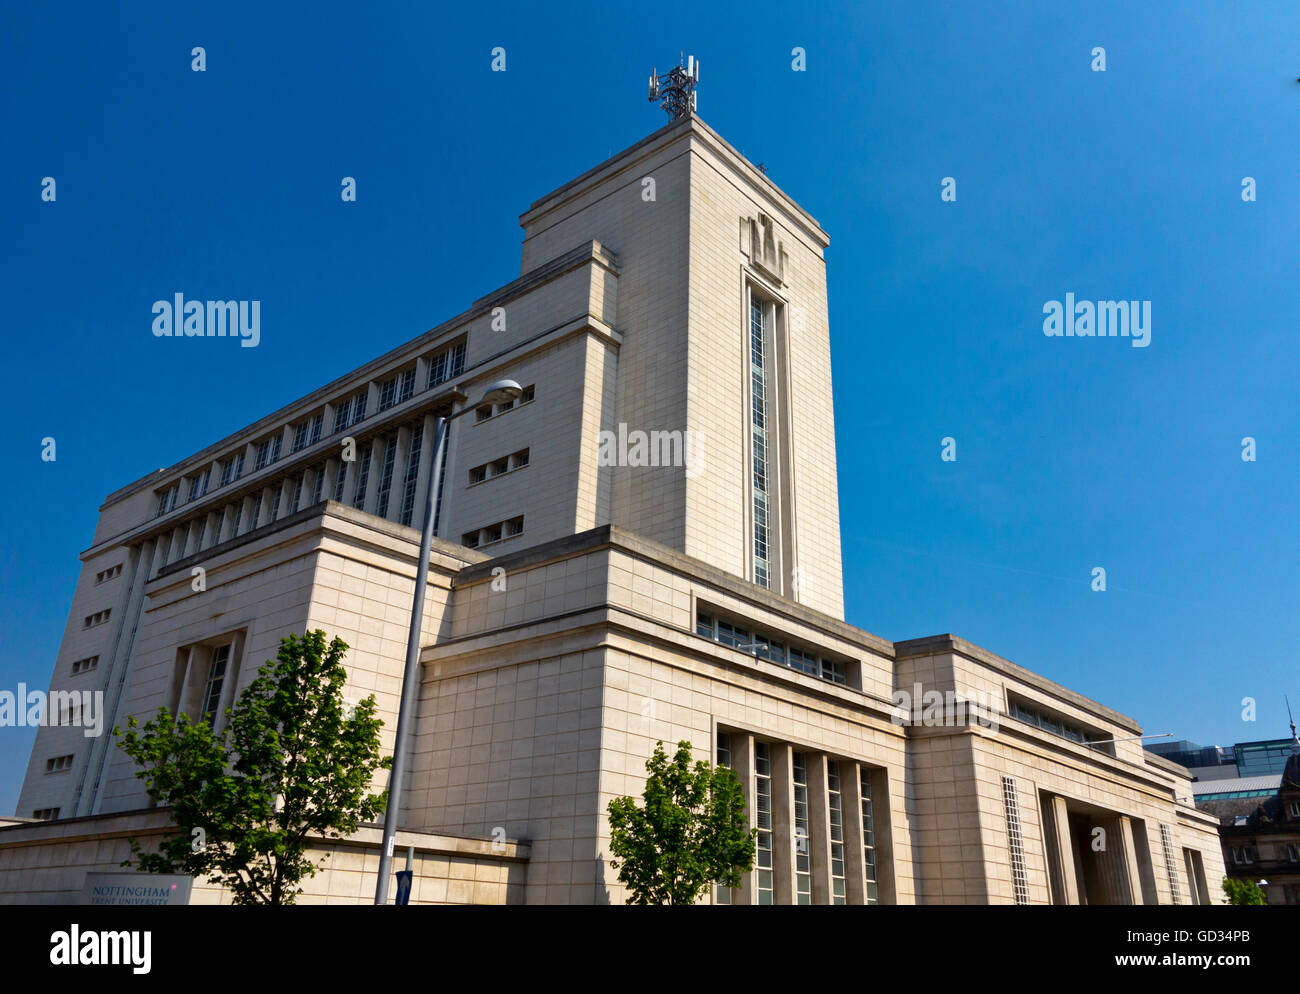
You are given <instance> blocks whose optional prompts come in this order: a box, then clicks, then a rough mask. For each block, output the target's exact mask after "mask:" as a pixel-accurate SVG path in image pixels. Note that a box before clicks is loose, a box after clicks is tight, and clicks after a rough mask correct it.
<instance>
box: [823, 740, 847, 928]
mask: <svg viewBox="0 0 1300 994" xmlns="http://www.w3.org/2000/svg"><path fill="white" fill-rule="evenodd" d="M826 794H827V800H828V801H829V802H830V803H829V807H830V818H831V820H830V830H831V904H845V903H847V901H848V899H847V897H846V895H845V889H844V880H845V875H844V798H843V795H842V794H841V793H840V764H839V763H838V762H837V761H836V760H834V759H828V760H827V761H826Z"/></svg>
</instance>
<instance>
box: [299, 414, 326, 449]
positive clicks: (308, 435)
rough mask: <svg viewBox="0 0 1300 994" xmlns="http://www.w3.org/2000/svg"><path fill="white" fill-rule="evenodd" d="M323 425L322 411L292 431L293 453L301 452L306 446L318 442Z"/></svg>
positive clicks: (323, 416) (323, 415)
mask: <svg viewBox="0 0 1300 994" xmlns="http://www.w3.org/2000/svg"><path fill="white" fill-rule="evenodd" d="M324 424H325V412H324V411H322V412H321V413H320V414H317V415H316V416H315V417H311V418H308V419H307V420H306V421H304V422H302V424H300V425H298V426H297V427H296V428H294V430H293V451H294V452H301V451H302V450H303V449H305V448H307V447H308V446H311V445H315V444H316V443H317V442H319V441H320V436H321V431H322V429H323V427H324Z"/></svg>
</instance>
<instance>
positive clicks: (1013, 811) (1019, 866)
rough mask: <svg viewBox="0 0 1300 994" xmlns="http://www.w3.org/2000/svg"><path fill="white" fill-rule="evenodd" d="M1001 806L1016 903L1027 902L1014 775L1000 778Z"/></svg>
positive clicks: (1026, 878)
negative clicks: (1003, 814) (1004, 815)
mask: <svg viewBox="0 0 1300 994" xmlns="http://www.w3.org/2000/svg"><path fill="white" fill-rule="evenodd" d="M1002 806H1003V808H1004V809H1005V811H1006V816H1007V850H1008V852H1009V853H1010V855H1011V880H1012V884H1013V886H1014V888H1015V900H1016V904H1028V903H1029V875H1028V873H1026V871H1025V840H1024V835H1023V834H1022V832H1021V830H1020V798H1019V797H1018V796H1016V781H1015V778H1014V777H1003V778H1002Z"/></svg>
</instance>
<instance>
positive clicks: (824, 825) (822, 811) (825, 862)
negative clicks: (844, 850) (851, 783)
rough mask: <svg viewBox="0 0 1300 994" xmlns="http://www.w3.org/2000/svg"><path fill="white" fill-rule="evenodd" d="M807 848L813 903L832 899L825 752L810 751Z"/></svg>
mask: <svg viewBox="0 0 1300 994" xmlns="http://www.w3.org/2000/svg"><path fill="white" fill-rule="evenodd" d="M807 763H808V852H809V856H810V857H811V859H810V860H809V862H810V864H811V867H810V868H811V870H812V903H813V904H830V903H831V831H830V819H831V810H830V793H829V791H828V790H827V782H826V756H825V754H823V753H819V752H810V753H808V754H807Z"/></svg>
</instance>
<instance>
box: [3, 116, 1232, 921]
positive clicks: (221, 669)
mask: <svg viewBox="0 0 1300 994" xmlns="http://www.w3.org/2000/svg"><path fill="white" fill-rule="evenodd" d="M520 220H521V225H522V227H523V229H524V241H523V260H522V267H521V275H520V277H519V278H518V279H516V280H514V281H512V282H510V283H508V284H506V285H505V286H503V287H501V288H500V289H499V290H497V291H495V292H493V293H491V294H488V295H487V296H485V297H483V298H481V299H480V300H478V301H476V302H475V303H474V304H473V305H472V306H471V307H470V309H469V310H467V311H466V312H464V313H463V314H461V315H458V316H457V317H455V318H452V319H451V320H449V321H447V322H444V323H443V324H441V325H439V326H437V327H436V328H434V329H432V330H431V331H429V332H427V333H425V334H423V335H421V336H419V337H418V338H416V339H414V340H412V341H410V342H407V343H406V344H404V345H402V346H400V347H398V348H396V349H394V350H393V351H391V352H389V353H387V354H386V355H383V356H381V357H380V358H378V359H376V360H374V361H373V362H371V363H368V364H367V365H366V366H364V367H362V368H361V369H358V370H355V371H354V372H352V373H349V374H348V375H347V376H344V377H342V378H340V379H338V380H336V381H334V382H333V383H331V384H329V385H327V386H326V387H323V388H321V389H319V390H316V391H313V392H312V393H309V394H307V395H306V396H305V397H303V398H302V399H301V400H299V401H297V402H295V403H294V404H292V405H290V406H288V407H286V408H284V409H282V410H280V411H277V412H275V413H274V414H271V415H269V416H267V417H265V418H262V419H261V420H259V421H257V422H256V423H254V424H252V425H250V426H248V427H247V428H244V429H243V430H241V431H238V432H236V433H235V434H233V435H231V436H230V437H228V438H226V439H223V440H222V441H221V442H219V443H217V444H215V445H213V446H210V447H208V448H206V449H204V450H203V451H201V452H198V453H196V454H194V455H193V456H191V457H190V458H188V459H185V460H183V461H182V462H180V463H178V464H176V465H175V466H172V467H170V468H168V469H166V470H160V471H158V472H157V473H154V474H152V475H150V476H149V477H146V478H144V479H142V480H138V481H136V482H135V483H133V484H130V485H128V486H126V487H124V488H122V489H121V490H119V491H117V492H115V493H113V494H111V495H109V497H108V498H107V499H106V501H105V502H104V504H103V506H102V507H101V509H100V518H99V523H98V526H97V529H96V532H95V535H94V538H93V540H92V543H91V546H90V548H88V549H87V550H86V551H85V552H84V553H83V555H82V561H83V566H82V573H81V579H80V581H79V583H78V586H77V589H76V592H75V594H74V597H73V604H72V608H71V612H70V619H69V623H68V628H67V631H66V633H65V636H64V639H63V643H62V647H61V649H60V653H59V656H58V658H57V660H56V664H55V671H54V674H53V677H52V678H51V681H50V689H51V691H63V692H67V691H80V690H91V691H98V692H102V695H103V701H104V708H105V713H106V714H107V715H108V718H107V720H106V721H105V723H104V724H105V733H104V734H102V735H99V736H95V737H86V736H85V735H84V734H83V732H84V730H83V729H82V728H80V727H75V726H73V725H58V726H52V727H44V728H42V729H41V730H40V731H39V733H38V736H37V739H36V743H35V746H34V749H33V754H32V759H31V763H30V766H29V769H28V773H27V778H26V781H25V783H24V785H23V789H22V794H21V797H20V801H19V810H18V815H19V817H20V818H21V819H23V820H21V821H17V822H15V823H14V824H12V825H9V826H8V827H3V828H0V900H5V901H12V900H41V901H59V900H75V899H76V895H77V893H78V889H79V887H80V886H81V883H80V881H81V880H82V879H83V878H84V875H85V873H86V872H87V871H88V870H99V869H116V866H117V863H118V862H120V860H121V859H122V858H123V857H124V855H125V853H126V845H127V843H126V839H127V837H128V836H129V835H130V834H131V833H132V832H135V833H136V834H139V835H149V834H157V833H158V832H161V831H163V830H164V829H165V822H166V819H165V812H159V811H157V810H154V809H150V808H149V806H148V801H147V798H146V796H145V794H144V791H143V786H142V784H141V783H140V781H139V780H137V779H136V777H135V776H134V770H133V768H132V767H131V765H130V763H129V761H128V760H127V759H126V757H125V756H124V755H122V754H121V752H120V750H119V749H117V748H116V746H115V744H114V742H113V740H112V737H111V735H109V734H107V730H108V729H111V728H112V727H113V725H114V724H123V723H124V722H125V720H126V719H127V718H128V717H129V716H132V715H148V714H151V713H153V712H154V711H156V709H157V708H158V707H160V706H161V707H167V708H170V709H172V710H173V711H179V710H184V711H187V712H188V713H190V714H192V715H194V716H196V717H197V716H199V715H203V714H214V715H216V716H217V717H216V718H215V719H214V720H216V721H218V722H219V721H221V720H222V719H221V717H220V715H221V713H222V711H223V710H224V708H226V707H228V706H229V705H230V704H231V703H232V702H233V701H234V699H235V697H236V696H237V694H238V693H239V692H240V690H241V689H242V688H243V687H244V686H246V685H247V683H248V682H249V681H250V680H251V678H252V676H253V675H254V674H255V672H256V669H257V667H258V665H260V664H261V663H262V662H263V661H264V660H266V659H268V658H271V657H272V656H273V655H274V654H275V651H276V648H277V646H278V643H279V640H280V638H281V637H282V636H283V635H285V634H287V633H289V632H300V631H302V630H304V629H312V628H322V629H324V630H325V631H326V632H327V633H328V634H330V635H331V636H334V635H337V636H340V637H342V638H343V639H344V640H345V641H346V642H347V643H348V644H349V645H350V646H351V647H352V648H351V651H350V653H349V655H348V659H347V666H348V671H349V691H350V692H351V693H353V694H355V695H356V696H357V697H362V696H365V695H367V694H374V695H375V698H376V701H377V704H378V711H379V714H380V716H381V717H382V718H383V719H384V721H385V728H384V735H385V739H384V747H385V749H387V750H391V748H392V746H393V729H394V726H395V724H396V715H397V708H398V697H399V693H400V680H401V674H402V668H403V661H404V655H405V640H406V630H407V623H408V612H409V610H410V604H411V596H412V592H413V585H414V584H415V583H416V582H425V583H427V585H428V597H427V600H426V608H425V617H424V619H423V632H424V643H425V646H424V649H423V651H422V654H421V662H422V675H421V683H420V692H419V705H418V712H417V722H416V726H415V728H414V729H413V731H412V733H411V742H410V746H411V749H412V760H411V763H410V770H409V774H408V775H409V778H410V779H409V782H408V783H407V784H406V789H405V792H404V794H403V809H402V812H401V828H402V830H403V832H402V834H401V835H399V839H398V845H399V847H401V846H403V845H409V846H411V847H412V848H413V849H415V850H416V853H417V858H418V860H419V862H418V863H417V873H416V883H415V888H414V890H413V895H412V900H413V901H417V902H421V901H423V902H443V901H446V902H460V903H471V902H498V903H500V902H507V903H541V902H545V903H607V902H612V903H618V902H621V901H622V900H623V899H624V897H625V894H624V891H623V888H622V886H621V885H620V884H619V882H618V880H617V879H616V875H615V873H614V872H613V871H612V870H611V869H610V868H609V865H608V851H609V824H608V818H607V816H606V808H607V805H608V803H609V801H610V800H611V799H613V798H614V797H617V796H620V795H624V794H632V795H639V794H640V792H641V788H642V785H643V783H644V775H645V770H644V765H645V761H646V759H647V758H648V757H649V756H650V754H651V752H652V751H653V749H654V746H655V743H656V742H658V741H661V740H662V741H664V742H665V743H675V742H677V741H680V740H689V741H690V742H691V743H692V746H693V748H694V749H695V751H696V752H697V754H698V755H699V756H700V757H701V758H707V759H711V760H714V761H716V762H721V763H726V764H727V765H729V766H731V767H732V768H733V769H734V770H735V771H736V772H737V774H738V775H739V777H740V779H741V782H742V785H743V787H744V790H745V793H746V798H747V803H748V806H749V812H750V818H751V822H752V823H753V824H754V825H755V826H756V827H757V828H758V829H759V834H758V856H759V858H758V866H757V867H756V868H755V870H754V871H753V872H752V873H751V874H749V875H748V876H747V877H746V879H745V881H744V882H743V884H742V886H741V887H739V888H736V889H735V890H727V889H722V890H716V889H715V891H714V892H713V893H711V894H710V895H709V896H708V897H707V900H709V901H713V902H718V903H732V904H738V903H757V904H766V903H773V904H798V903H813V904H834V903H843V904H877V903H879V904H894V903H897V904H911V903H997V904H1013V903H1014V904H1031V903H1058V904H1075V903H1091V904H1096V903H1148V904H1156V903H1159V904H1176V903H1192V902H1202V903H1211V902H1216V901H1218V900H1220V898H1219V895H1218V886H1217V882H1218V881H1219V879H1220V878H1221V877H1222V875H1223V865H1222V858H1221V856H1220V850H1219V844H1218V838H1217V834H1216V825H1215V822H1214V819H1213V818H1211V817H1210V816H1208V815H1206V814H1205V813H1203V812H1200V811H1198V810H1197V809H1196V808H1195V806H1194V805H1192V803H1191V800H1190V792H1189V789H1188V785H1189V781H1188V776H1187V772H1186V770H1184V769H1183V768H1181V767H1179V766H1177V765H1175V764H1172V763H1169V762H1167V761H1164V760H1161V759H1160V758H1159V757H1155V756H1152V755H1149V754H1147V753H1146V752H1144V750H1143V749H1142V747H1141V743H1140V738H1139V737H1140V736H1141V728H1140V727H1139V726H1138V724H1137V723H1136V722H1134V721H1133V720H1132V719H1131V718H1128V717H1126V716H1124V715H1122V714H1119V713H1117V712H1115V711H1113V710H1111V709H1109V708H1107V707H1105V706H1104V705H1102V704H1099V703H1097V702H1094V701H1091V700H1089V699H1087V698H1085V697H1083V696H1081V695H1079V694H1076V693H1074V692H1073V691H1070V690H1068V689H1066V688H1064V687H1062V686H1060V685H1058V684H1055V683H1053V682H1052V681H1050V680H1047V679H1045V678H1043V677H1041V676H1038V675H1036V674H1034V673H1032V672H1030V671H1028V670H1026V669H1024V668H1022V667H1020V666H1017V665H1016V664H1014V663H1012V662H1010V661H1008V660H1005V659H1002V658H1001V657H999V656H997V655H995V654H993V653H991V652H988V651H987V650H985V649H982V648H980V647H978V646H975V645H972V644H971V643H969V642H966V641H964V640H962V639H960V638H957V637H955V636H951V635H941V636H937V637H931V638H923V639H916V640H912V641H908V642H890V641H888V640H885V639H882V638H880V637H878V636H875V635H872V634H870V633H868V632H865V631H862V630H860V629H858V628H855V627H853V626H852V625H850V624H848V623H847V622H846V621H845V620H844V608H843V586H842V573H841V560H840V536H839V506H838V498H837V479H836V461H835V425H834V416H833V407H832V400H831V372H830V370H831V367H830V340H829V328H828V320H827V304H826V263H825V255H824V253H825V250H826V247H827V245H828V243H829V239H828V236H827V235H826V233H825V232H824V231H823V230H822V228H821V227H820V225H819V224H818V223H817V222H816V221H815V220H814V219H813V218H812V217H811V216H810V215H809V214H808V213H807V212H805V211H804V210H803V209H802V208H801V207H800V206H799V205H797V204H796V203H795V202H794V201H793V200H791V199H790V198H789V197H788V196H787V195H786V194H785V193H783V192H782V191H781V190H780V189H778V188H777V187H776V186H775V185H774V184H773V183H772V182H771V181H770V180H769V179H768V178H767V176H766V175H765V174H764V173H763V172H761V171H760V170H759V169H757V168H755V167H754V166H753V165H752V164H750V163H749V162H748V161H747V160H745V159H744V158H743V157H742V156H740V155H739V154H738V153H737V152H736V150H735V149H733V148H732V147H731V146H730V145H728V144H727V142H726V141H724V140H723V139H722V138H721V137H720V136H719V135H718V134H717V133H716V132H714V131H713V130H712V129H711V128H709V127H708V126H707V125H706V124H704V123H703V121H701V120H700V119H699V118H698V117H696V116H694V115H690V116H688V117H686V118H684V119H682V120H678V121H674V122H673V123H671V124H669V125H668V126H666V127H664V128H662V129H660V130H659V131H656V132H655V133H653V134H651V135H650V136H649V137H647V138H646V139H644V140H643V141H641V142H639V143H638V144H636V145H634V146H632V147H631V148H629V149H627V150H625V151H624V152H622V153H620V154H619V155H617V156H614V157H613V158H611V159H609V160H608V161H606V162H604V163H602V164H601V165H599V166H597V167H596V168H594V169H592V170H590V171H588V172H586V173H584V174H582V175H581V176H579V177H578V178H577V179H575V180H573V181H572V182H570V183H568V184H566V185H565V186H563V187H561V188H559V189H558V190H555V191H554V192H552V193H551V194H549V195H547V196H546V197H543V198H542V199H541V200H539V201H537V202H536V203H534V204H533V205H532V206H531V207H530V208H529V210H528V211H526V212H525V213H524V214H523V215H522V217H521V219H520ZM506 377H508V378H510V379H513V380H516V381H517V382H518V383H519V384H520V385H522V386H523V387H524V393H523V396H522V397H520V398H519V399H518V400H516V401H513V402H511V403H508V404H498V405H495V406H487V407H484V406H479V407H477V408H476V409H475V410H474V413H473V414H471V415H469V416H467V417H464V418H461V419H459V420H457V421H456V422H455V423H454V424H453V426H452V427H451V429H450V434H449V441H448V445H447V446H446V450H445V452H446V456H445V459H444V460H443V464H442V465H441V466H438V467H433V466H431V465H430V463H431V461H432V449H433V430H434V421H435V418H436V416H437V415H439V414H445V413H451V412H454V411H460V410H464V409H465V407H466V406H467V405H473V404H474V403H475V402H476V399H477V398H479V397H480V396H482V393H483V390H484V387H485V386H486V385H487V384H488V383H490V382H492V381H494V380H498V379H501V378H506ZM435 471H436V472H437V473H439V474H440V475H441V476H442V478H443V480H444V487H443V489H442V499H441V501H440V504H439V506H438V508H437V513H436V522H437V525H436V528H437V531H436V534H437V536H438V537H437V539H436V540H435V543H434V550H433V553H432V556H431V559H430V562H428V563H427V564H421V563H419V562H418V559H419V540H420V533H419V525H420V521H418V520H416V515H418V510H417V509H419V508H421V507H423V504H424V501H425V498H426V493H427V491H426V489H425V488H426V487H427V486H428V483H429V480H430V478H431V475H432V473H433V472H435ZM905 702H907V703H905ZM381 782H382V781H381ZM367 833H369V834H367ZM321 847H322V850H323V851H324V852H325V853H326V855H327V856H328V860H327V863H326V867H325V870H324V872H323V873H322V875H321V876H319V877H317V878H316V879H315V880H312V881H309V882H308V885H307V892H306V894H305V897H304V899H305V900H310V901H334V902H350V901H366V900H368V898H369V895H370V894H372V893H373V886H374V873H375V872H376V865H377V836H376V835H375V832H374V830H373V829H370V828H367V829H364V830H363V831H362V832H361V833H359V834H358V836H357V837H356V838H354V839H349V840H346V841H345V842H344V843H331V844H326V843H324V842H322V844H321ZM367 881H368V882H367ZM194 899H195V900H205V901H222V900H226V899H228V896H227V895H224V894H223V893H222V892H221V891H220V890H219V889H215V888H209V887H204V886H201V885H196V889H195V898H194Z"/></svg>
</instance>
